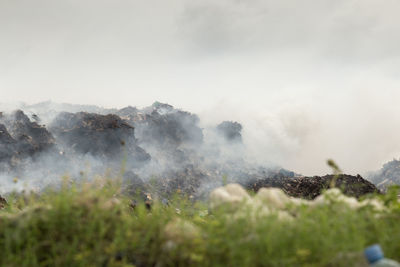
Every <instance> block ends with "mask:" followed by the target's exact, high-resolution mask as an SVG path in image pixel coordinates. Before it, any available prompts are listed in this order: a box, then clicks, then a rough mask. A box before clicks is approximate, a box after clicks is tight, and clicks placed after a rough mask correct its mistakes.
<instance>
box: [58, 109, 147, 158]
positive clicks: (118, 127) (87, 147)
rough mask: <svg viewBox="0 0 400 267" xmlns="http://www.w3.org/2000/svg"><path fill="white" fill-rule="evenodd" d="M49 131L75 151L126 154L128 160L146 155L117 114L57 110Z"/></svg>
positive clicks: (109, 155) (132, 131) (97, 154)
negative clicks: (57, 113) (58, 111)
mask: <svg viewBox="0 0 400 267" xmlns="http://www.w3.org/2000/svg"><path fill="white" fill-rule="evenodd" d="M50 130H51V132H52V133H54V135H55V136H56V138H57V140H58V141H59V142H60V143H62V144H63V145H66V146H68V147H70V148H71V149H73V150H74V151H76V152H79V153H83V154H87V153H90V154H92V155H93V156H98V157H106V158H113V157H114V158H115V159H120V157H123V156H126V157H127V158H128V160H129V161H130V162H137V163H140V162H145V161H147V160H149V159H150V156H149V155H148V154H147V153H146V152H145V151H144V150H143V149H142V148H141V147H139V146H138V145H137V140H136V139H135V133H134V127H133V126H131V125H129V124H128V123H126V122H125V121H124V120H122V119H121V118H120V117H118V116H117V115H112V114H109V115H99V114H94V113H86V112H78V113H67V112H63V113H60V114H59V115H58V116H57V117H56V118H55V119H54V121H53V122H52V124H51V126H50Z"/></svg>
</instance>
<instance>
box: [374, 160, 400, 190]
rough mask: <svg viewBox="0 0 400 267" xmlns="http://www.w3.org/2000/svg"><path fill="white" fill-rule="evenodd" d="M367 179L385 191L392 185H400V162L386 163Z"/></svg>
mask: <svg viewBox="0 0 400 267" xmlns="http://www.w3.org/2000/svg"><path fill="white" fill-rule="evenodd" d="M367 177H368V179H369V180H370V181H372V182H373V183H374V184H376V185H377V187H378V188H379V189H381V190H383V191H385V190H386V189H387V188H388V187H390V186H392V185H400V160H398V159H393V160H391V161H389V162H387V163H385V164H384V165H383V166H382V168H381V169H380V170H378V171H375V172H370V173H368V174H367Z"/></svg>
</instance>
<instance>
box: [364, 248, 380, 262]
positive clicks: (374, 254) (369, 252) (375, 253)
mask: <svg viewBox="0 0 400 267" xmlns="http://www.w3.org/2000/svg"><path fill="white" fill-rule="evenodd" d="M364 254H365V257H366V258H367V260H368V262H369V263H374V262H377V261H378V260H380V259H382V258H383V251H382V248H381V246H380V245H378V244H375V245H372V246H369V247H367V248H366V249H365V250H364Z"/></svg>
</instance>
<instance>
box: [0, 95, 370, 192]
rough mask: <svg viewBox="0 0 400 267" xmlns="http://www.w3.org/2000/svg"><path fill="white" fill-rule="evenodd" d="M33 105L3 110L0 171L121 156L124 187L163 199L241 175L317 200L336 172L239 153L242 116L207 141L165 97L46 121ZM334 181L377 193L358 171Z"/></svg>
mask: <svg viewBox="0 0 400 267" xmlns="http://www.w3.org/2000/svg"><path fill="white" fill-rule="evenodd" d="M46 105H47V106H50V104H49V103H46ZM35 107H36V109H35V110H39V112H38V114H36V113H32V111H30V110H29V108H28V107H27V111H26V112H24V111H22V110H17V111H15V112H13V113H10V114H5V113H0V174H1V173H3V174H4V173H11V174H13V173H15V172H20V171H21V169H24V168H28V166H27V165H28V164H27V163H26V162H27V159H29V161H28V162H29V164H30V165H32V164H33V165H34V164H36V163H37V162H38V161H40V160H41V158H40V155H44V154H46V155H50V156H51V157H52V158H55V159H57V161H58V162H61V163H62V164H64V165H63V166H64V167H65V170H68V169H72V168H70V166H69V164H73V163H74V157H76V156H77V155H90V156H91V157H93V158H96V159H98V160H100V161H101V162H105V163H107V164H105V165H107V166H110V165H112V164H114V165H113V166H114V167H116V168H118V166H119V167H121V165H120V164H121V162H124V166H123V172H124V174H123V189H124V192H125V193H126V194H129V195H136V194H137V193H138V192H141V193H140V194H141V195H142V196H143V197H144V198H149V192H151V193H152V194H155V195H157V196H159V197H161V198H166V199H167V198H168V197H170V196H171V195H173V194H176V193H177V192H178V193H179V192H180V193H182V194H185V195H187V196H189V197H191V198H201V197H203V196H206V194H207V193H208V192H210V190H211V189H213V188H215V187H217V186H220V185H222V184H224V183H227V182H238V183H240V184H242V185H243V186H245V187H246V188H247V189H250V190H254V191H257V190H258V189H260V188H261V187H279V188H282V189H283V190H284V191H285V192H286V193H287V194H289V195H291V196H295V197H303V198H308V199H312V198H315V197H316V196H317V195H319V194H320V193H321V191H322V190H323V189H325V188H327V186H328V185H329V183H330V181H331V180H332V176H324V177H302V176H300V175H298V174H295V173H294V172H291V171H288V170H285V169H282V168H271V167H269V168H268V167H263V166H257V165H253V164H250V163H248V162H246V160H245V159H244V158H243V157H241V155H240V153H241V151H242V150H240V149H241V148H243V147H242V145H243V144H242V143H243V142H242V135H241V131H242V125H241V124H240V123H238V122H231V121H224V122H222V123H220V124H219V125H217V126H215V128H214V129H213V133H215V134H216V135H217V136H218V138H220V139H222V140H224V142H223V144H219V143H213V144H212V145H209V144H206V143H205V140H204V139H205V138H204V132H203V129H202V128H200V126H199V118H198V117H197V116H196V115H194V114H191V113H189V112H186V111H182V110H179V109H175V108H174V107H173V106H171V105H168V104H163V103H159V102H156V103H154V104H153V105H152V106H150V107H147V108H144V109H137V108H135V107H126V108H123V109H120V110H96V111H98V112H97V113H90V112H83V111H81V112H75V111H76V110H73V111H74V112H68V111H69V110H66V112H58V113H57V114H58V115H57V116H55V117H53V118H52V119H51V122H50V123H49V125H48V126H45V125H40V124H39V123H41V122H42V120H41V117H42V115H43V116H45V115H44V114H41V112H43V111H44V110H45V108H43V107H41V106H35ZM52 107H53V106H52ZM67 107H70V106H67ZM83 107H84V106H82V110H84V108H83ZM91 109H93V107H91ZM28 113H31V115H30V117H29V116H28V115H27V114H28ZM238 144H239V146H238ZM219 146H224V148H222V147H219ZM222 149H225V150H227V149H228V150H230V152H231V154H234V155H235V157H233V158H232V157H229V158H224V157H223V156H221V155H222V154H221V153H219V152H220V150H222ZM210 152H212V153H210ZM40 166H42V167H43V164H42V165H40ZM44 166H45V165H44ZM99 171H104V169H100V170H99ZM60 174H61V173H60ZM71 175H74V174H73V173H72V174H71ZM337 184H338V186H339V187H342V188H343V189H344V192H345V193H346V194H348V195H352V196H356V197H359V196H362V195H364V194H368V193H373V192H377V189H376V187H375V186H374V185H373V184H371V183H369V182H367V181H366V180H364V179H363V178H362V177H361V176H350V175H343V176H341V177H340V178H339V179H338V180H337ZM44 186H45V185H44Z"/></svg>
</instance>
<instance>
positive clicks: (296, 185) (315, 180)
mask: <svg viewBox="0 0 400 267" xmlns="http://www.w3.org/2000/svg"><path fill="white" fill-rule="evenodd" d="M333 181H334V183H335V186H336V187H338V188H341V189H342V190H343V193H344V194H346V195H349V196H354V197H357V198H359V197H361V196H363V195H366V194H371V193H378V192H379V190H378V189H377V188H376V187H375V185H374V184H372V183H371V182H369V181H367V180H365V179H364V178H362V177H361V176H360V175H357V176H352V175H345V174H343V175H338V176H335V175H325V176H322V177H321V176H314V177H293V178H288V177H285V176H284V175H280V177H265V178H258V179H257V178H256V179H254V180H249V181H248V182H247V183H245V184H244V186H245V188H246V189H250V190H253V191H255V192H257V191H258V190H260V188H264V187H275V188H281V189H282V190H283V191H284V192H285V193H286V194H288V195H289V196H292V197H297V198H304V199H314V198H316V197H317V196H319V195H320V194H321V192H322V191H323V190H324V189H326V188H329V187H330V185H331V184H332V182H333Z"/></svg>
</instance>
